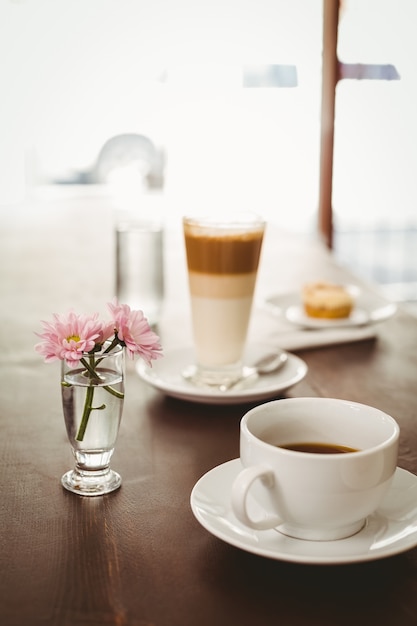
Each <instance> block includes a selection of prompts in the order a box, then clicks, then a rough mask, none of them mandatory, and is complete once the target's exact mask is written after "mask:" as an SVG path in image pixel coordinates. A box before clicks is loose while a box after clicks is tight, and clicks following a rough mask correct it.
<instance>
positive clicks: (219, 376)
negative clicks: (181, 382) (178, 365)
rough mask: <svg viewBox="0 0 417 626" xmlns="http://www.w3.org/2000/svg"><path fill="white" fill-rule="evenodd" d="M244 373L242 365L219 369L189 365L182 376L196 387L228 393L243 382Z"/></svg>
mask: <svg viewBox="0 0 417 626" xmlns="http://www.w3.org/2000/svg"><path fill="white" fill-rule="evenodd" d="M242 372H243V368H242V364H241V363H235V364H233V365H230V366H227V367H223V368H217V369H215V368H212V369H210V368H207V367H205V368H203V367H201V366H198V365H189V366H187V367H186V368H184V369H183V370H182V376H183V378H185V380H188V382H190V383H191V384H193V385H195V386H196V387H203V388H204V387H205V388H208V389H216V390H218V391H227V389H229V388H230V387H232V386H233V385H235V384H236V383H237V382H239V381H240V380H241V378H242Z"/></svg>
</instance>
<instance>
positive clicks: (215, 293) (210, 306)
mask: <svg viewBox="0 0 417 626" xmlns="http://www.w3.org/2000/svg"><path fill="white" fill-rule="evenodd" d="M183 227H184V237H185V247H186V255H187V266H188V280H189V291H190V298H191V314H192V326H193V338H194V348H195V356H196V362H195V364H190V366H189V367H187V368H186V369H185V370H184V371H183V375H184V377H185V378H186V379H187V380H190V381H191V382H192V383H193V384H195V385H197V386H202V387H214V388H221V387H222V386H224V385H230V384H232V383H234V382H236V381H238V380H239V378H240V377H241V375H242V370H243V365H242V356H243V352H244V349H245V343H246V337H247V332H248V327H249V321H250V316H251V310H252V301H253V294H254V290H255V284H256V277H257V271H258V265H259V258H260V253H261V248H262V240H263V235H264V230H265V222H264V220H263V219H262V218H261V217H259V216H257V215H253V214H250V213H237V214H231V215H227V214H225V215H221V216H218V215H217V216H205V217H188V216H187V217H184V218H183Z"/></svg>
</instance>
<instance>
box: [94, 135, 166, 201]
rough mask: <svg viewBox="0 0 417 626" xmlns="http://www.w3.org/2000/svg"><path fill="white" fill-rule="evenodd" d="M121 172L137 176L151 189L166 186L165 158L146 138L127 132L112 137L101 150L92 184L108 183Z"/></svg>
mask: <svg viewBox="0 0 417 626" xmlns="http://www.w3.org/2000/svg"><path fill="white" fill-rule="evenodd" d="M121 170H129V171H130V172H131V173H132V174H138V175H139V177H140V178H141V180H142V181H143V183H144V184H146V186H147V187H149V188H151V189H160V188H162V187H163V184H164V157H163V154H162V153H161V151H160V150H158V149H157V148H156V147H155V145H154V144H153V142H152V141H151V140H150V139H149V137H146V136H145V135H139V134H136V133H125V134H121V135H115V136H114V137H111V138H110V139H109V140H108V141H106V143H105V144H104V145H103V147H102V148H101V150H100V152H99V155H98V157H97V161H96V163H95V166H94V167H93V170H92V172H91V182H92V183H96V184H106V183H110V182H111V181H112V178H113V177H114V176H117V175H118V173H119V172H120V171H121Z"/></svg>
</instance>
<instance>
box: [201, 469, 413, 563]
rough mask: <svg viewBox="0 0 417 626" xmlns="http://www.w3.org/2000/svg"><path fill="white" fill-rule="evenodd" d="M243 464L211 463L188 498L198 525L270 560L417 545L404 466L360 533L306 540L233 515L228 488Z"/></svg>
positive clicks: (312, 559)
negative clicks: (243, 521)
mask: <svg viewBox="0 0 417 626" xmlns="http://www.w3.org/2000/svg"><path fill="white" fill-rule="evenodd" d="M241 468H242V466H241V463H240V460H239V459H234V460H233V461H228V462H227V463H224V464H223V465H219V466H217V467H215V468H214V469H212V470H211V471H209V472H208V473H207V474H205V475H204V476H203V477H202V478H200V480H199V481H198V482H197V483H196V485H195V486H194V488H193V490H192V492H191V500H190V501H191V508H192V511H193V513H194V515H195V517H196V518H197V520H198V521H199V522H200V524H201V525H202V526H203V527H204V528H205V529H206V530H208V531H209V532H210V533H211V534H213V535H214V536H215V537H218V538H219V539H222V540H223V541H225V542H226V543H229V544H230V545H232V546H235V547H237V548H240V549H242V550H245V551H246V552H252V553H253V554H258V555H260V556H264V557H268V558H271V559H277V560H281V561H292V562H295V563H310V564H341V563H360V562H362V561H373V560H376V559H382V558H385V557H388V556H393V555H394V554H399V553H401V552H405V551H406V550H410V549H411V548H413V547H415V546H417V477H416V476H414V474H410V472H407V471H406V470H403V469H400V468H397V470H396V472H395V476H394V480H393V483H392V486H391V489H390V491H389V492H388V494H387V495H386V496H385V498H384V501H383V503H382V505H381V506H380V507H379V509H378V510H377V511H376V512H375V513H374V514H373V515H371V516H370V517H369V518H368V519H367V522H366V524H365V526H364V528H363V529H362V530H361V531H360V532H359V533H357V534H356V535H353V536H352V537H348V538H347V539H341V540H339V541H304V540H301V539H292V538H291V537H286V536H285V535H282V534H281V533H280V532H278V531H277V530H275V529H273V530H263V531H256V530H251V529H249V528H247V527H246V526H244V525H243V524H241V523H240V522H239V521H238V520H237V519H236V517H235V516H234V514H233V513H232V510H231V506H230V491H231V487H232V483H233V481H234V479H235V477H236V476H237V474H238V473H239V471H240V470H241ZM253 504H254V503H253ZM254 513H256V511H255V509H254Z"/></svg>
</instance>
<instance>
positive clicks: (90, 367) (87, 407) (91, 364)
mask: <svg viewBox="0 0 417 626" xmlns="http://www.w3.org/2000/svg"><path fill="white" fill-rule="evenodd" d="M116 343H117V342H114V341H113V343H112V344H111V345H110V346H109V348H108V349H107V350H106V352H109V351H110V349H111V348H114V346H115V345H116ZM102 360H103V359H98V360H97V361H95V357H94V355H93V354H92V355H90V356H89V359H88V360H87V359H85V358H82V359H81V363H82V364H83V365H84V367H85V368H86V370H87V373H88V378H89V379H90V385H88V387H87V388H86V394H85V401H84V410H83V414H82V417H81V422H80V426H79V428H78V432H77V435H76V437H75V438H76V440H77V441H83V439H84V435H85V431H86V428H87V424H88V420H89V418H90V414H91V411H93V410H94V409H97V410H102V409H105V408H106V405H105V404H102V405H101V406H99V407H93V399H94V384H93V381H95V382H100V376H99V374H98V373H97V372H96V369H95V368H96V367H97V365H98V364H99V363H100V361H102ZM104 389H105V390H106V391H108V392H109V393H110V394H112V395H113V396H115V397H116V398H120V399H122V398H124V393H123V392H121V391H117V389H114V388H113V387H111V386H110V385H105V386H104Z"/></svg>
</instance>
